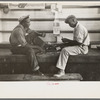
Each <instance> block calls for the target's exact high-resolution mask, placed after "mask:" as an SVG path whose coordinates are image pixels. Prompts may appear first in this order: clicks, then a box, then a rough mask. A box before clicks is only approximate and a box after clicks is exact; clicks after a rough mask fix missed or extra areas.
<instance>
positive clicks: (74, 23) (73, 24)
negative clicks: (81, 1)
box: [68, 18, 77, 28]
mask: <svg viewBox="0 0 100 100" xmlns="http://www.w3.org/2000/svg"><path fill="white" fill-rule="evenodd" d="M76 23H77V21H76V19H72V18H71V19H69V20H68V24H69V26H70V27H72V28H74V27H75V26H76Z"/></svg>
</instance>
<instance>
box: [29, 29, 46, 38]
mask: <svg viewBox="0 0 100 100" xmlns="http://www.w3.org/2000/svg"><path fill="white" fill-rule="evenodd" d="M27 33H29V34H30V33H31V34H32V33H33V34H35V36H41V37H45V35H46V34H45V33H39V32H37V31H35V30H31V29H30V28H28V29H27Z"/></svg>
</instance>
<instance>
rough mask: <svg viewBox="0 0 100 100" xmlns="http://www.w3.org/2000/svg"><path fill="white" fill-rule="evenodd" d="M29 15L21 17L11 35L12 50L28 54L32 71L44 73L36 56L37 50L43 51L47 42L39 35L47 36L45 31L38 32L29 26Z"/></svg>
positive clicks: (15, 52)
mask: <svg viewBox="0 0 100 100" xmlns="http://www.w3.org/2000/svg"><path fill="white" fill-rule="evenodd" d="M29 26H30V18H29V15H27V16H22V17H20V18H19V25H17V26H16V27H15V28H14V29H13V31H12V33H11V36H10V39H9V40H10V44H11V46H12V48H11V51H12V53H14V54H24V55H26V56H27V58H28V61H29V64H30V65H31V69H32V73H33V74H38V75H43V74H42V73H41V72H40V70H39V65H38V61H37V58H36V55H35V54H36V53H37V52H39V51H40V52H43V51H44V50H43V47H44V45H45V42H44V41H42V40H41V39H40V38H39V37H38V36H42V37H45V34H44V33H38V32H36V31H33V30H31V29H30V28H29Z"/></svg>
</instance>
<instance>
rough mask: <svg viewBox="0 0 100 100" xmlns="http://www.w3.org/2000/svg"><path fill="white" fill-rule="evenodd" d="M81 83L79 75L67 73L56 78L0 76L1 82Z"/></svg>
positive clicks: (16, 75) (21, 75)
mask: <svg viewBox="0 0 100 100" xmlns="http://www.w3.org/2000/svg"><path fill="white" fill-rule="evenodd" d="M72 80H73V81H81V80H83V78H82V76H81V75H80V74H78V73H67V74H66V75H64V76H62V77H60V78H56V77H53V76H50V75H44V76H38V75H32V74H8V75H7V74H6V75H0V81H72Z"/></svg>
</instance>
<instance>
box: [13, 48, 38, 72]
mask: <svg viewBox="0 0 100 100" xmlns="http://www.w3.org/2000/svg"><path fill="white" fill-rule="evenodd" d="M11 52H12V53H13V54H23V55H26V57H27V60H28V63H29V65H30V66H31V69H32V71H35V70H37V69H39V66H38V61H37V58H36V53H38V52H39V50H33V49H32V48H27V47H12V48H11Z"/></svg>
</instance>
